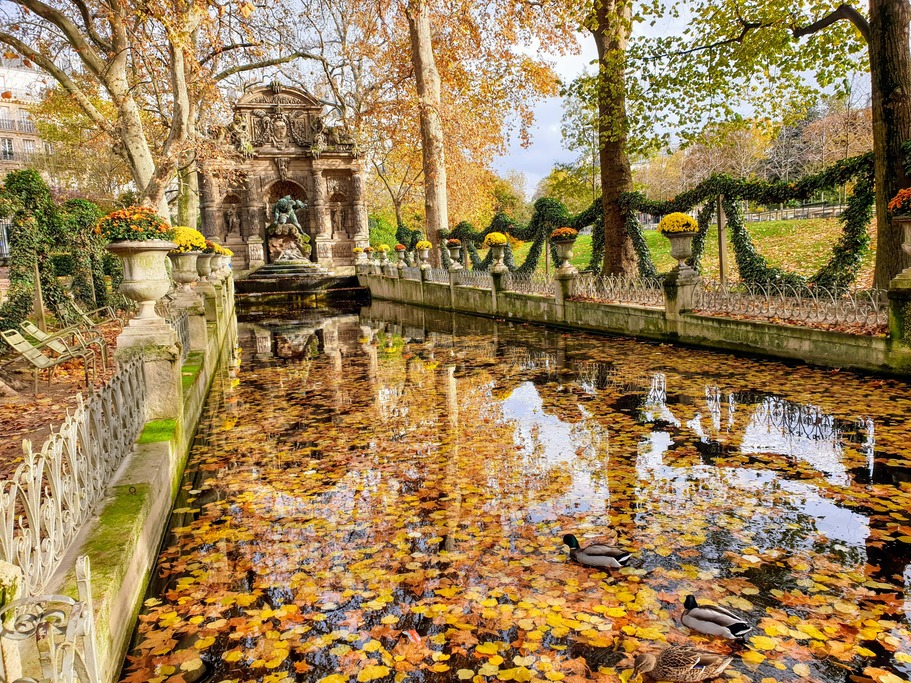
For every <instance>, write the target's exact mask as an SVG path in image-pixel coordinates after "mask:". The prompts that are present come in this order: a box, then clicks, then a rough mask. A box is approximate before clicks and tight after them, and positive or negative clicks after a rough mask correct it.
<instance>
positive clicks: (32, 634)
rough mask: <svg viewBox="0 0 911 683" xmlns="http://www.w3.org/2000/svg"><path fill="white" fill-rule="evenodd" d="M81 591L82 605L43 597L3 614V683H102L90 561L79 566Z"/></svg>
mask: <svg viewBox="0 0 911 683" xmlns="http://www.w3.org/2000/svg"><path fill="white" fill-rule="evenodd" d="M76 585H77V589H78V593H79V599H78V600H74V599H73V598H71V597H69V596H66V595H41V596H37V597H31V598H24V599H22V600H14V601H13V602H10V603H9V604H7V605H5V606H4V607H3V609H0V640H2V641H4V643H3V647H2V648H0V665H2V667H0V681H15V683H27V682H35V681H46V682H47V683H98V680H99V676H98V662H97V659H96V654H95V618H94V614H93V607H92V588H91V572H90V568H89V558H88V557H86V556H85V555H83V556H81V557H79V558H77V560H76ZM39 668H40V671H38V669H39ZM23 669H34V670H33V671H23ZM22 674H27V675H25V676H23V675H22ZM29 674H32V675H29Z"/></svg>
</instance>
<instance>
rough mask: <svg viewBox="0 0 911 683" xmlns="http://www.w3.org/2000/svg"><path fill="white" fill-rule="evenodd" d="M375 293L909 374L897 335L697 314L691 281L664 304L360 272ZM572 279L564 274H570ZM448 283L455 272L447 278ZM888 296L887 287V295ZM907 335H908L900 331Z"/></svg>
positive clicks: (560, 287) (670, 289) (672, 289)
mask: <svg viewBox="0 0 911 683" xmlns="http://www.w3.org/2000/svg"><path fill="white" fill-rule="evenodd" d="M358 277H359V280H360V283H361V285H362V286H364V287H367V288H369V289H370V294H371V296H372V297H373V298H374V299H379V300H387V301H396V302H400V303H405V304H412V305H417V306H426V307H430V308H436V309H440V310H447V311H455V312H460V313H470V314H474V315H483V316H490V317H496V318H504V319H507V320H519V321H523V322H532V323H542V324H546V325H556V326H560V327H569V328H573V329H581V330H586V331H591V332H606V333H610V334H617V335H623V336H631V337H638V338H642V339H649V340H654V341H662V342H673V343H680V344H685V345H692V346H698V347H704V348H708V349H722V350H726V351H736V352H744V353H750V354H757V355H763V356H772V357H775V358H784V359H792V360H799V361H803V362H806V363H813V364H819V365H825V366H832V367H844V368H854V369H859V370H866V371H875V372H883V373H888V374H895V375H902V376H907V375H911V348H909V347H907V346H905V345H904V344H903V343H902V342H901V341H900V340H895V339H893V337H892V336H889V337H875V336H866V335H857V334H846V333H841V332H828V331H824V330H819V329H814V328H810V327H798V326H795V325H779V324H772V323H768V322H762V321H752V320H740V319H734V318H726V317H714V316H706V315H697V314H694V313H692V312H690V311H689V310H687V308H686V307H685V303H686V302H688V301H692V296H691V294H692V290H690V291H689V292H688V291H686V287H692V286H694V283H693V282H688V281H681V282H676V281H675V280H674V278H673V277H671V278H669V281H668V282H666V283H665V289H666V291H667V296H666V305H665V307H664V308H648V307H644V306H635V305H622V304H604V303H596V302H590V301H576V300H572V299H570V298H568V297H567V296H565V292H566V289H565V288H566V284H565V282H562V281H561V280H559V279H558V280H555V282H554V293H553V295H552V296H546V295H537V294H523V293H519V292H511V291H505V290H503V289H501V288H500V283H501V282H502V280H501V279H500V278H498V277H496V276H494V278H493V280H494V287H493V289H492V290H490V289H481V288H477V287H466V286H462V285H452V284H451V285H448V286H447V285H445V284H439V283H431V282H421V281H417V280H403V279H399V278H395V277H389V276H386V275H376V274H367V273H361V274H360V275H359V276H358ZM570 279H571V278H570ZM453 281H455V278H453ZM890 296H891V293H890ZM906 336H907V337H908V338H911V334H909V335H906Z"/></svg>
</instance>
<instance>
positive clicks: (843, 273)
mask: <svg viewBox="0 0 911 683" xmlns="http://www.w3.org/2000/svg"><path fill="white" fill-rule="evenodd" d="M847 183H853V184H854V191H853V193H852V194H851V195H850V197H848V200H847V208H846V209H845V212H844V213H843V214H842V216H841V219H840V220H841V222H842V235H841V238H840V239H839V241H838V242H837V243H836V244H835V245H834V246H833V248H832V256H831V257H830V259H829V261H828V262H827V263H826V264H825V265H824V266H823V267H822V268H821V269H820V270H819V272H817V273H816V274H815V275H813V276H812V277H810V278H804V277H802V276H800V275H796V274H794V273H789V272H786V271H784V270H782V269H781V268H776V267H773V266H770V265H769V264H768V263H767V262H766V260H765V258H763V256H762V255H761V254H759V253H758V252H757V251H756V247H755V245H754V244H753V240H752V239H751V237H750V234H749V232H748V231H747V229H746V227H745V225H744V221H743V214H742V212H741V209H740V202H741V201H742V200H745V201H750V202H755V203H757V204H763V205H770V204H781V203H785V202H788V201H791V200H798V201H799V200H807V199H810V198H811V197H813V195H815V194H816V193H818V192H820V191H824V190H832V189H835V188H838V187H841V186H842V185H845V184H847ZM719 197H721V198H722V204H723V207H724V211H725V213H726V215H727V221H728V230H729V232H730V236H731V244H732V245H733V247H734V257H735V260H736V261H737V267H738V269H739V271H740V277H741V278H742V279H743V280H744V281H746V282H755V283H765V282H780V283H787V284H790V285H792V286H795V287H807V286H817V287H827V288H832V289H841V288H845V287H847V286H849V285H850V284H851V283H852V282H853V281H854V280H855V278H856V277H857V272H858V269H859V268H860V263H861V259H862V257H863V255H864V253H865V251H866V249H867V247H868V246H869V243H870V236H869V234H868V232H867V226H868V225H869V223H870V219H871V217H872V215H873V203H874V195H873V154H872V153H870V154H864V155H861V156H858V157H853V158H851V159H845V160H843V161H840V162H838V163H836V164H833V165H832V166H829V167H828V168H826V169H824V170H822V171H820V172H819V173H816V174H814V175H810V176H806V177H805V178H802V179H800V180H798V181H796V182H793V183H786V182H767V181H762V180H742V179H736V178H732V177H730V176H727V175H713V176H711V177H710V178H707V179H706V180H704V181H703V182H701V183H700V184H699V185H697V186H696V187H694V188H693V189H692V190H688V191H687V192H684V193H682V194H680V195H678V196H677V197H675V198H674V199H671V200H669V201H653V200H650V199H648V198H646V197H645V195H643V194H642V193H640V192H627V193H625V194H623V195H621V197H620V205H621V208H622V209H623V211H624V212H625V213H626V222H625V225H626V231H627V234H628V235H629V237H630V240H631V241H632V243H633V248H634V249H635V251H636V255H637V257H638V268H639V275H640V276H642V277H657V276H658V271H657V269H656V268H655V263H654V261H653V260H652V255H651V253H650V251H649V248H648V244H647V243H646V241H645V235H644V234H643V231H642V226H641V224H640V223H639V218H638V216H639V214H640V213H645V214H650V215H652V216H664V215H667V214H669V213H673V212H675V211H682V212H684V213H689V212H691V211H693V210H694V209H695V208H696V207H697V206H698V207H700V208H699V209H698V211H697V222H698V224H699V232H698V233H697V235H696V237H695V238H694V239H693V256H692V258H691V259H690V261H689V263H690V265H691V266H693V267H694V268H696V269H697V270H698V269H699V266H700V262H701V260H702V256H703V254H704V252H705V242H706V236H707V234H708V230H709V225H710V223H711V221H712V219H713V218H714V217H715V213H716V208H717V205H718V198H719ZM603 215H604V214H603V210H602V206H601V199H600V198H599V199H597V200H595V201H594V202H592V204H591V206H589V207H588V208H587V209H585V210H584V211H582V212H581V213H579V214H577V215H575V216H573V215H571V214H570V213H569V212H568V211H567V210H566V207H565V206H564V205H563V204H562V203H561V202H559V201H557V200H555V199H551V198H548V197H543V198H541V199H539V200H538V201H536V202H535V205H534V213H533V214H532V217H531V220H530V221H529V222H528V225H526V226H522V225H521V224H519V223H517V222H516V221H514V220H512V219H511V218H510V217H509V216H506V215H505V214H502V213H498V214H497V215H495V216H494V218H493V220H492V221H491V222H490V225H488V226H487V227H486V228H484V229H483V230H478V229H476V228H475V227H474V226H473V225H472V224H471V223H468V222H462V223H459V224H458V225H456V226H455V228H453V229H452V230H451V231H449V232H444V233H443V234H442V237H443V239H444V240H445V239H449V238H457V239H459V240H460V241H461V242H462V248H463V249H465V252H466V254H467V257H468V259H469V260H470V261H471V266H472V268H474V269H475V270H489V269H490V267H491V265H492V264H493V256H492V254H491V253H489V252H488V254H487V255H486V256H485V257H484V258H483V259H482V258H481V255H480V254H479V253H478V246H479V245H482V244H483V242H484V238H485V237H486V236H487V235H488V234H489V233H491V232H502V233H505V234H507V235H509V236H511V237H512V238H514V239H516V240H520V241H522V242H531V248H530V249H529V250H528V255H527V256H526V258H525V261H524V262H523V263H522V264H521V265H516V263H515V258H514V255H513V252H512V248H511V246H510V245H507V246H506V251H505V255H504V259H503V262H504V263H505V264H506V266H507V267H508V268H509V270H510V271H513V272H515V273H517V274H525V273H531V272H533V271H534V270H535V269H536V268H537V267H538V261H539V260H540V258H541V252H542V251H543V250H544V241H545V240H548V239H550V233H551V232H553V230H554V229H556V228H561V227H564V226H568V227H571V228H574V229H575V230H577V231H579V233H580V234H581V233H582V232H583V231H586V230H587V229H588V228H592V255H591V259H590V261H589V263H588V266H587V268H586V269H587V270H589V271H593V272H598V271H599V270H600V269H601V264H602V262H603V260H604V220H603ZM422 237H423V236H422V234H421V232H420V231H419V230H409V229H408V228H406V227H405V226H403V225H399V226H398V229H397V231H396V239H398V240H399V242H401V243H402V244H404V245H405V246H406V247H408V248H409V251H412V250H413V249H414V245H415V244H416V243H417V240H419V239H422ZM552 246H553V245H552ZM551 252H552V253H554V259H555V261H554V263H555V264H556V254H555V252H556V250H555V249H551ZM441 255H442V262H443V265H444V266H446V267H449V265H450V264H451V260H450V258H449V253H448V251H447V250H446V249H441Z"/></svg>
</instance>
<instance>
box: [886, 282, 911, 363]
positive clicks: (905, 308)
mask: <svg viewBox="0 0 911 683" xmlns="http://www.w3.org/2000/svg"><path fill="white" fill-rule="evenodd" d="M889 339H890V341H891V342H892V344H891V349H890V351H891V355H892V360H891V365H892V367H894V368H896V369H898V368H908V367H911V268H906V269H905V270H903V271H902V272H901V273H899V274H898V275H896V276H895V277H894V278H893V279H892V281H891V282H890V283H889Z"/></svg>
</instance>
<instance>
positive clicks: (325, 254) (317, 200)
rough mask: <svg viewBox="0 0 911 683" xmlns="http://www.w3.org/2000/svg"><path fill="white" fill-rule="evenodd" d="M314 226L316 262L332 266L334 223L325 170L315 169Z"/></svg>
mask: <svg viewBox="0 0 911 683" xmlns="http://www.w3.org/2000/svg"><path fill="white" fill-rule="evenodd" d="M312 215H313V225H314V233H315V234H316V239H315V240H314V241H315V242H316V244H315V245H314V249H316V260H317V263H319V264H320V265H321V266H327V267H331V266H332V223H331V222H330V220H329V213H328V209H327V208H326V179H325V178H324V177H323V169H321V168H314V169H313V214H312Z"/></svg>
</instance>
